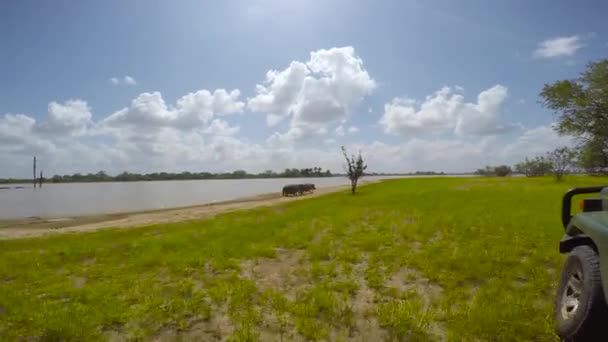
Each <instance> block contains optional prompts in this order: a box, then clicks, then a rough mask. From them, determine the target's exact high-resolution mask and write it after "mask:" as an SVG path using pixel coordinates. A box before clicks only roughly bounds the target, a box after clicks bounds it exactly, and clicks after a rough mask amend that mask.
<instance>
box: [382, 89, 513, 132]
mask: <svg viewBox="0 0 608 342" xmlns="http://www.w3.org/2000/svg"><path fill="white" fill-rule="evenodd" d="M462 92H463V89H462V88H461V87H443V88H441V89H440V90H438V91H436V92H435V93H434V94H432V95H429V96H427V97H426V98H425V100H424V101H423V102H422V103H418V102H417V101H416V100H414V99H410V98H407V97H396V98H394V99H393V100H392V101H391V102H390V103H387V104H385V105H384V113H383V115H382V117H381V118H380V121H379V124H380V125H381V126H382V127H383V128H384V131H385V132H386V133H388V134H394V135H403V136H409V135H417V134H438V133H444V132H446V131H451V132H453V133H455V134H457V135H460V136H464V135H491V134H498V133H502V132H506V131H509V130H511V129H513V128H514V127H516V125H514V124H506V123H502V122H501V120H500V107H501V105H502V104H503V102H504V101H505V99H506V98H507V95H508V90H507V88H506V87H504V86H502V85H500V84H497V85H495V86H493V87H492V88H489V89H486V90H484V91H482V92H481V93H479V95H478V96H477V102H476V103H471V102H465V99H464V96H463V95H462Z"/></svg>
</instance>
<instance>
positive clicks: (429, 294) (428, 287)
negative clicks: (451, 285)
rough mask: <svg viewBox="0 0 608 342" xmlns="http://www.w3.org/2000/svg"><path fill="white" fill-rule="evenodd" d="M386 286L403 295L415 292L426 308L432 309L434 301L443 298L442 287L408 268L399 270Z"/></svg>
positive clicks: (388, 280)
mask: <svg viewBox="0 0 608 342" xmlns="http://www.w3.org/2000/svg"><path fill="white" fill-rule="evenodd" d="M385 286H386V287H389V288H393V289H396V290H398V291H399V292H401V293H407V292H410V291H414V292H415V293H416V294H417V295H418V296H420V298H422V300H423V303H424V306H425V308H430V307H431V305H432V303H433V301H434V300H436V299H438V298H441V295H442V292H443V289H442V288H441V286H439V285H437V284H435V283H433V282H431V281H430V280H428V279H426V278H424V277H423V276H422V274H421V273H420V272H419V271H416V270H412V269H409V268H406V267H403V268H401V269H399V270H398V271H397V272H395V273H394V274H393V275H392V276H391V277H390V278H389V279H387V281H386V282H385Z"/></svg>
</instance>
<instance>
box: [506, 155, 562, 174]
mask: <svg viewBox="0 0 608 342" xmlns="http://www.w3.org/2000/svg"><path fill="white" fill-rule="evenodd" d="M552 168H553V165H552V164H551V161H549V160H548V159H547V158H546V157H544V156H537V157H535V158H533V159H529V158H526V159H525V160H524V161H523V162H521V163H518V164H515V172H517V173H521V174H524V175H526V177H538V176H544V175H546V174H548V173H551V169H552Z"/></svg>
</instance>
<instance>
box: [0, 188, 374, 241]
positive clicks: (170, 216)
mask: <svg viewBox="0 0 608 342" xmlns="http://www.w3.org/2000/svg"><path fill="white" fill-rule="evenodd" d="M371 182H372V181H368V182H365V181H364V182H362V185H363V184H369V183H371ZM348 188H349V186H345V185H340V186H333V187H326V188H320V189H317V190H316V191H315V192H314V193H312V194H307V195H304V196H295V197H282V196H281V194H280V193H270V194H264V195H259V196H254V197H246V198H241V199H236V200H232V201H225V202H217V203H209V204H203V205H197V206H191V207H184V208H175V209H162V210H151V211H144V212H136V213H124V214H108V215H96V216H79V217H65V218H53V219H22V220H5V221H1V220H0V240H7V239H22V238H28V237H39V236H44V235H52V234H65V233H79V232H89V231H96V230H100V229H106V228H131V227H141V226H147V225H153V224H159V223H172V222H181V221H190V220H200V219H207V218H212V217H214V216H215V215H217V214H222V213H227V212H231V211H235V210H246V209H253V208H259V207H266V206H272V205H277V204H280V203H285V202H289V201H297V200H301V199H306V198H311V197H317V196H321V195H324V194H327V193H330V192H336V191H340V190H346V189H348Z"/></svg>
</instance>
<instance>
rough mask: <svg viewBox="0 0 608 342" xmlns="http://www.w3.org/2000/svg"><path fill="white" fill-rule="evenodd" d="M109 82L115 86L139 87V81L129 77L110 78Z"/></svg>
mask: <svg viewBox="0 0 608 342" xmlns="http://www.w3.org/2000/svg"><path fill="white" fill-rule="evenodd" d="M109 82H110V83H111V84H113V85H128V86H134V85H137V81H136V80H135V79H134V78H133V77H131V76H129V75H126V76H123V77H110V79H109Z"/></svg>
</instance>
